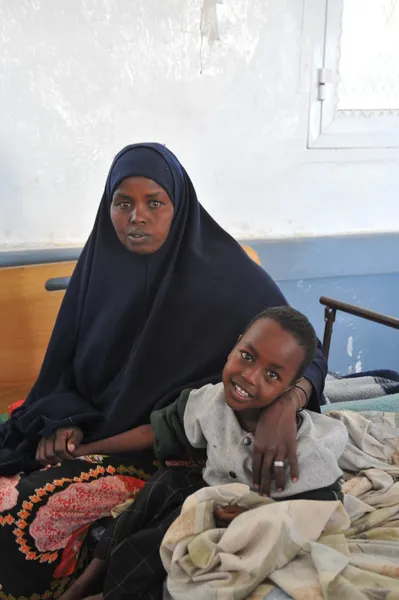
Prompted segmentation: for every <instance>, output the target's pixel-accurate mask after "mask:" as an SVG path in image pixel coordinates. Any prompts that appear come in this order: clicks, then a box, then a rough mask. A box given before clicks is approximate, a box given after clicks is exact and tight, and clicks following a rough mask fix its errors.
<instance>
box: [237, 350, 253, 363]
mask: <svg viewBox="0 0 399 600" xmlns="http://www.w3.org/2000/svg"><path fill="white" fill-rule="evenodd" d="M240 354H241V358H243V359H244V360H246V361H247V362H253V360H254V359H253V358H252V356H251V355H250V353H249V352H246V351H245V350H241V352H240Z"/></svg>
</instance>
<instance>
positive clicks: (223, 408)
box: [151, 383, 348, 498]
mask: <svg viewBox="0 0 399 600" xmlns="http://www.w3.org/2000/svg"><path fill="white" fill-rule="evenodd" d="M151 425H152V427H153V429H154V434H155V443H154V449H155V453H156V456H157V458H158V459H159V460H161V461H165V460H168V459H173V458H181V456H182V453H184V451H187V450H189V449H190V448H203V449H205V450H206V465H205V468H204V470H203V478H204V480H205V482H206V483H207V484H208V485H221V484H225V483H232V482H234V481H236V482H239V483H245V484H247V485H249V486H250V487H252V449H253V444H254V436H253V435H252V434H250V433H247V432H245V431H244V430H243V429H242V428H241V426H240V424H239V422H238V420H237V417H236V416H235V414H234V411H233V410H232V409H231V408H230V407H229V406H228V405H227V404H226V402H225V397H224V388H223V384H222V383H219V384H217V385H212V384H208V385H206V386H204V387H202V388H201V389H199V390H184V391H183V392H182V394H181V395H180V397H179V398H178V399H177V400H176V401H175V402H174V403H173V404H171V405H169V406H167V407H166V408H164V409H161V410H158V411H154V412H153V413H152V415H151ZM347 441H348V433H347V431H346V429H345V426H344V425H343V424H342V423H341V422H339V421H337V420H335V419H331V418H330V417H328V416H325V415H319V414H317V413H313V412H310V411H303V412H301V413H300V424H299V427H298V433H297V455H298V463H299V474H300V476H299V479H298V482H297V483H295V484H294V483H292V482H291V479H290V477H289V474H288V470H287V469H286V484H285V489H284V491H283V492H280V493H279V492H277V491H276V489H275V488H273V487H272V490H271V495H272V496H273V497H274V498H285V497H289V496H295V495H297V494H301V493H303V492H308V491H310V490H316V489H320V488H324V487H327V486H330V485H332V484H333V483H334V482H335V481H336V480H337V479H339V477H341V475H342V471H341V470H340V468H339V466H338V459H339V457H340V456H341V454H342V453H343V451H344V449H345V446H346V444H347Z"/></svg>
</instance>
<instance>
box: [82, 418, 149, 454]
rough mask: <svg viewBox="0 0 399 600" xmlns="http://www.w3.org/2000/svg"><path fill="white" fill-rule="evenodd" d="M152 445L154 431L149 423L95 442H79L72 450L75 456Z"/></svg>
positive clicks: (136, 450) (133, 449) (113, 452)
mask: <svg viewBox="0 0 399 600" xmlns="http://www.w3.org/2000/svg"><path fill="white" fill-rule="evenodd" d="M153 445H154V431H153V429H152V427H151V425H140V426H139V427H135V428H134V429H129V430H128V431H125V432H124V433H120V434H118V435H113V436H112V437H109V438H105V439H103V440H98V441H97V442H91V443H89V444H80V445H79V446H78V447H77V448H76V450H75V451H74V452H73V456H74V457H75V458H77V457H78V456H86V455H88V454H125V453H126V452H139V451H140V450H148V449H149V448H152V447H153Z"/></svg>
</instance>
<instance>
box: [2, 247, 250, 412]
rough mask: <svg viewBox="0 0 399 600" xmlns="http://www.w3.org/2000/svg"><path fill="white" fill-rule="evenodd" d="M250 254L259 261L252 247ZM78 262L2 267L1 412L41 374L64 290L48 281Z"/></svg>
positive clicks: (26, 392) (70, 270)
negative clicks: (53, 287)
mask: <svg viewBox="0 0 399 600" xmlns="http://www.w3.org/2000/svg"><path fill="white" fill-rule="evenodd" d="M243 248H244V250H245V251H246V252H247V254H248V255H249V256H250V257H251V258H252V259H253V260H254V261H255V262H257V263H258V264H260V259H259V256H258V255H257V253H256V251H255V250H253V248H251V247H249V246H244V245H243ZM75 264H76V261H68V262H58V263H48V264H40V265H30V266H22V267H4V268H0V413H4V412H7V409H8V407H9V405H10V404H12V403H13V402H16V401H17V400H22V399H23V398H25V397H26V395H27V394H28V392H29V390H30V388H31V387H32V385H33V384H34V382H35V380H36V378H37V375H38V373H39V370H40V367H41V364H42V361H43V357H44V353H45V351H46V348H47V345H48V341H49V338H50V335H51V332H52V329H53V326H54V322H55V319H56V316H57V314H58V310H59V308H60V304H61V300H62V298H63V296H64V293H65V292H64V291H54V292H48V291H47V290H46V289H45V285H46V282H47V281H48V280H49V279H52V278H58V277H66V276H70V275H71V274H72V271H73V269H74V267H75Z"/></svg>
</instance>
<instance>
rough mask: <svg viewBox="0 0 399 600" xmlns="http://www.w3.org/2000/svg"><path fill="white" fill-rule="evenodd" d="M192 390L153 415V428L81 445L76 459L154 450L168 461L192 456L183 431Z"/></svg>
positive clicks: (184, 391) (149, 427)
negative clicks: (90, 455)
mask: <svg viewBox="0 0 399 600" xmlns="http://www.w3.org/2000/svg"><path fill="white" fill-rule="evenodd" d="M190 392H191V390H183V392H182V393H181V394H180V396H179V398H177V400H175V402H173V403H172V404H169V405H168V406H166V407H165V408H162V409H160V410H156V411H154V412H153V413H152V414H151V425H140V426H139V427H135V428H134V429H130V430H129V431H125V432H124V433H120V434H118V435H114V436H112V437H109V438H105V439H103V440H98V441H96V442H91V443H89V444H81V445H80V446H78V448H77V449H76V450H75V451H74V452H73V456H74V457H79V456H85V455H88V454H124V453H128V452H139V451H140V450H147V449H149V448H152V447H153V448H154V452H155V455H156V457H157V458H158V459H159V460H161V461H165V460H168V459H173V458H182V457H183V456H185V455H186V454H187V453H189V454H192V452H191V450H192V449H193V446H192V445H191V443H190V442H189V440H188V438H187V435H186V432H185V429H184V412H185V409H186V404H187V401H188V398H189V395H190Z"/></svg>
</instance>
